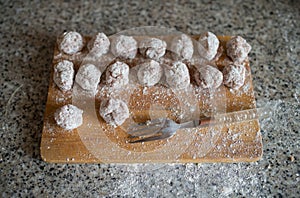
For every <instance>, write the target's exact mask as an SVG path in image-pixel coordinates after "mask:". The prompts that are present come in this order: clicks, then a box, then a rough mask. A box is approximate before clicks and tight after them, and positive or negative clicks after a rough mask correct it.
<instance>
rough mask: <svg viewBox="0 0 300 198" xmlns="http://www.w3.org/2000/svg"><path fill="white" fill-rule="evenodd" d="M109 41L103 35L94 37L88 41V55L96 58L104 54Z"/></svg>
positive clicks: (107, 48)
mask: <svg viewBox="0 0 300 198" xmlns="http://www.w3.org/2000/svg"><path fill="white" fill-rule="evenodd" d="M109 46H110V41H109V39H108V38H107V36H106V35H105V34H104V33H102V32H101V33H98V34H96V35H94V36H93V37H92V38H91V40H90V41H89V43H88V45H87V48H88V50H89V52H90V53H92V54H93V55H96V56H101V55H103V54H106V53H107V52H108V50H109Z"/></svg>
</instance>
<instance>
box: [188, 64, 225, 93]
mask: <svg viewBox="0 0 300 198" xmlns="http://www.w3.org/2000/svg"><path fill="white" fill-rule="evenodd" d="M197 69H198V72H196V73H195V75H194V77H195V81H196V83H197V84H198V86H200V87H203V88H205V89H212V90H214V89H216V88H218V87H219V86H220V85H221V84H222V81H223V74H222V72H220V71H219V70H218V69H217V68H215V67H212V66H210V65H205V66H203V67H199V68H197Z"/></svg>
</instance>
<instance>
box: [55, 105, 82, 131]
mask: <svg viewBox="0 0 300 198" xmlns="http://www.w3.org/2000/svg"><path fill="white" fill-rule="evenodd" d="M82 113H83V111H82V110H81V109H79V108H77V107H76V106H74V105H71V104H68V105H65V106H63V107H61V108H59V109H57V110H56V111H55V113H54V119H55V121H56V124H57V125H59V126H60V127H62V128H64V129H66V130H72V129H75V128H77V127H79V126H80V125H82V120H83V119H82Z"/></svg>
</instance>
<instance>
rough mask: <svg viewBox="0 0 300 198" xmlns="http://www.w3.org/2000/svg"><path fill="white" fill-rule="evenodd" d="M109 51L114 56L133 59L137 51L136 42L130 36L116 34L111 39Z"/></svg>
mask: <svg viewBox="0 0 300 198" xmlns="http://www.w3.org/2000/svg"><path fill="white" fill-rule="evenodd" d="M111 52H112V53H113V55H115V56H116V57H120V58H125V59H133V58H134V57H135V56H136V53H137V42H136V40H135V39H134V38H133V37H131V36H124V35H120V36H116V37H114V38H113V39H112V41H111Z"/></svg>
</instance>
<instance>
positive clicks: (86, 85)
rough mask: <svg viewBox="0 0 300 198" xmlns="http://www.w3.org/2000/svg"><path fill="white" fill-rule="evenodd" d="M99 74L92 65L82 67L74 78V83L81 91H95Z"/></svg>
mask: <svg viewBox="0 0 300 198" xmlns="http://www.w3.org/2000/svg"><path fill="white" fill-rule="evenodd" d="M100 76H101V72H100V71H99V69H98V68H97V67H96V66H95V65H93V64H85V65H82V66H81V67H80V68H79V70H78V72H77V74H76V77H75V81H76V82H77V84H79V86H80V87H81V88H82V89H85V90H90V91H95V90H96V89H97V86H98V83H99V81H100Z"/></svg>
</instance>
